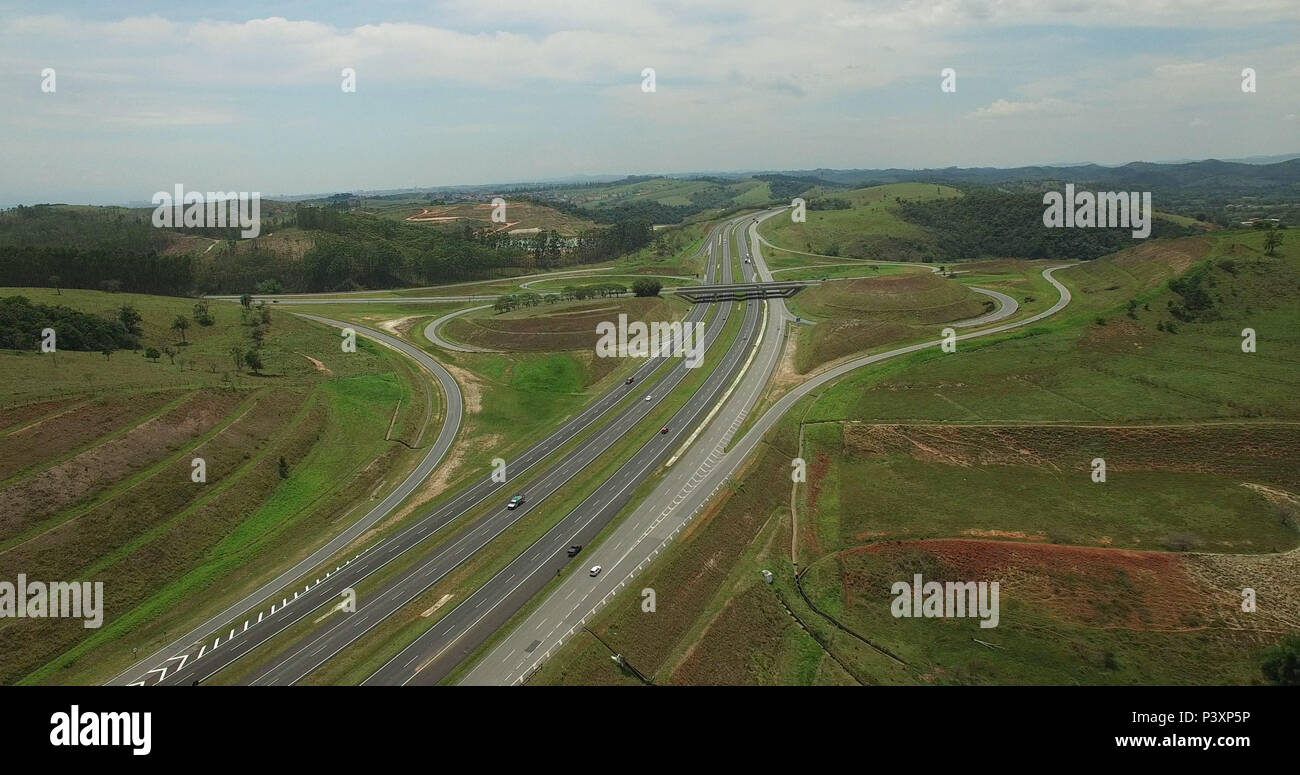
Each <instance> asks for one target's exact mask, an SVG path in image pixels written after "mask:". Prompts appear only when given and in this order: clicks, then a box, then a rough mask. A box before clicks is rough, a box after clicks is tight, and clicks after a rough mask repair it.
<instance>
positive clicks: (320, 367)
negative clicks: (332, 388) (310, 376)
mask: <svg viewBox="0 0 1300 775" xmlns="http://www.w3.org/2000/svg"><path fill="white" fill-rule="evenodd" d="M298 354H299V355H301V356H302V357H304V358H306V359H307V360H309V361H311V365H312V366H314V367H316V371H320V372H324V373H325V374H333V373H334V372H332V371H330V370H329V369H328V368H326V366H325V364H323V363H321V362H320V361H318V360H316V359H315V358H313V357H311V356H310V355H306V354H304V353H298Z"/></svg>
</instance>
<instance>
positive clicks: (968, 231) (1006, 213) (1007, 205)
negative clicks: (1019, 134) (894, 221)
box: [898, 189, 1196, 260]
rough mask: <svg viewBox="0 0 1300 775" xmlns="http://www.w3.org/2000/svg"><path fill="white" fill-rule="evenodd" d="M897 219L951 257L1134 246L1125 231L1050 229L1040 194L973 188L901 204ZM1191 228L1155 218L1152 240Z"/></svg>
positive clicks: (1086, 254)
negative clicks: (924, 234) (948, 196)
mask: <svg viewBox="0 0 1300 775" xmlns="http://www.w3.org/2000/svg"><path fill="white" fill-rule="evenodd" d="M898 208H899V214H900V215H901V216H902V217H903V218H905V219H907V220H909V221H911V222H913V223H916V224H918V225H920V226H922V227H924V228H925V230H926V231H927V232H928V233H929V234H930V235H931V236H932V237H933V238H934V240H935V242H936V243H937V245H936V247H937V248H938V251H939V252H940V253H941V254H942V255H945V256H949V257H952V258H980V257H985V256H1000V257H1005V258H1076V259H1085V260H1086V259H1093V258H1098V257H1100V256H1104V255H1107V254H1109V253H1114V252H1116V251H1118V250H1123V249H1124V248H1128V247H1132V246H1133V245H1134V244H1135V242H1134V239H1133V236H1132V229H1129V228H1105V229H1101V228H1092V229H1049V228H1047V227H1046V226H1044V225H1043V210H1044V205H1043V197H1042V194H1040V193H1030V192H1026V193H1020V192H1013V193H1008V192H1003V191H994V190H990V189H975V190H972V191H970V192H968V193H967V195H966V196H963V197H957V198H953V199H937V200H931V201H927V202H914V201H906V200H903V201H900V202H899V203H898ZM1194 233H1196V230H1195V229H1194V228H1191V227H1184V226H1178V225H1176V224H1173V223H1171V222H1169V221H1165V220H1160V219H1153V222H1152V224H1151V237H1152V238H1155V237H1171V236H1183V235H1188V234H1194Z"/></svg>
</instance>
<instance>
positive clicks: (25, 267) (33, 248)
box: [0, 245, 193, 296]
mask: <svg viewBox="0 0 1300 775" xmlns="http://www.w3.org/2000/svg"><path fill="white" fill-rule="evenodd" d="M192 265H193V259H191V258H190V256H187V255H179V256H164V255H159V254H158V253H154V252H152V251H151V252H145V253H136V252H132V251H130V250H129V249H126V248H108V249H101V248H92V249H86V248H77V247H49V246H45V245H23V246H16V247H15V246H4V245H0V285H9V286H31V287H47V288H48V287H54V288H86V289H90V290H104V291H110V292H114V291H118V290H126V291H132V292H135V293H154V294H160V295H171V296H175V295H181V294H185V293H188V292H189V290H190V288H191V287H192V286H193V270H192Z"/></svg>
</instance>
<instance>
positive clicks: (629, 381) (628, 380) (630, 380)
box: [623, 377, 632, 385]
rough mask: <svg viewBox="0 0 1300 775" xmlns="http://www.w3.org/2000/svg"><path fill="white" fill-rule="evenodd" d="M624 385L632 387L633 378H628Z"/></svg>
mask: <svg viewBox="0 0 1300 775" xmlns="http://www.w3.org/2000/svg"><path fill="white" fill-rule="evenodd" d="M623 384H624V385H631V384H632V377H628V378H627V379H625V380H623Z"/></svg>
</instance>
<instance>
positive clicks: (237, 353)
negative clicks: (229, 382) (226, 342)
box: [230, 345, 244, 373]
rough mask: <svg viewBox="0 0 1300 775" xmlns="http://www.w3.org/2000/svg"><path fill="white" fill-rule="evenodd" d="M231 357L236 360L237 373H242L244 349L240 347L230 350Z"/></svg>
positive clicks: (236, 346) (233, 347)
mask: <svg viewBox="0 0 1300 775" xmlns="http://www.w3.org/2000/svg"><path fill="white" fill-rule="evenodd" d="M230 357H231V358H234V359H235V372H236V373H238V372H240V371H242V370H243V366H244V351H243V349H242V348H240V347H239V346H238V345H235V346H232V347H231V348H230Z"/></svg>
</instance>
